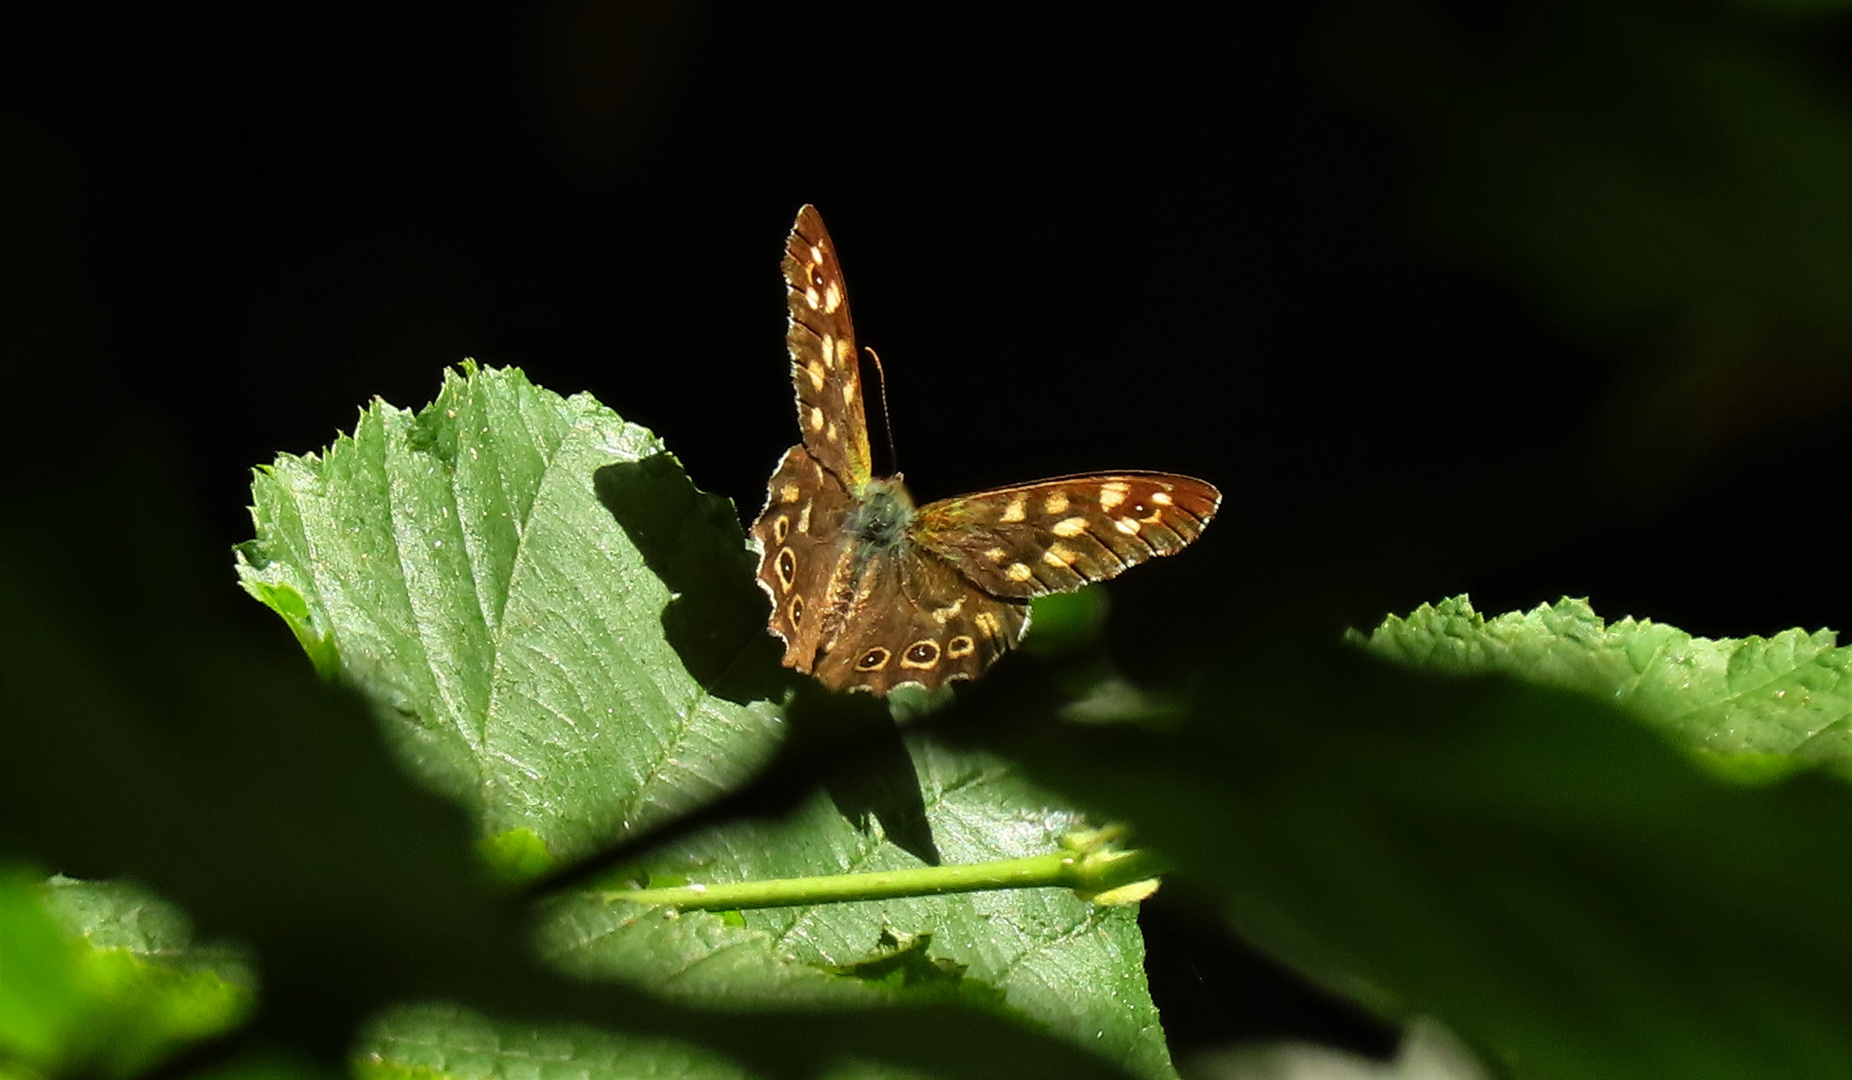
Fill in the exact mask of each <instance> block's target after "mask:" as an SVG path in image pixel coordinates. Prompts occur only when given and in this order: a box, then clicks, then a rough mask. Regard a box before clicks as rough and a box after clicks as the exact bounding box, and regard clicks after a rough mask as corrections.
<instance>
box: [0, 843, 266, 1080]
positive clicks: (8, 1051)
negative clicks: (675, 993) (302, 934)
mask: <svg viewBox="0 0 1852 1080" xmlns="http://www.w3.org/2000/svg"><path fill="white" fill-rule="evenodd" d="M252 991H253V987H252V978H251V974H250V971H249V969H248V968H247V966H246V965H245V964H244V962H243V960H242V959H241V958H240V957H239V956H238V955H237V954H235V953H232V952H230V951H228V950H225V949H211V948H201V947H198V946H195V945H194V944H193V943H192V935H191V931H190V929H189V927H188V926H187V922H186V919H185V917H184V916H183V915H182V914H181V913H180V912H179V911H178V910H177V909H176V908H174V907H172V906H171V905H169V904H166V903H164V902H162V901H161V900H160V899H159V898H157V897H155V896H153V895H151V894H149V893H148V892H147V891H146V890H143V889H138V888H135V887H133V886H129V885H125V884H121V883H102V882H83V881H74V880H72V879H70V878H65V877H54V878H52V879H51V880H50V881H49V882H43V883H28V882H26V881H25V880H23V878H22V875H20V874H19V873H17V872H12V873H8V874H5V875H0V1059H6V1058H14V1059H17V1060H19V1061H21V1062H23V1063H26V1064H29V1065H30V1066H31V1067H32V1069H33V1070H34V1071H37V1072H41V1073H46V1074H50V1073H58V1072H79V1071H88V1072H90V1073H92V1074H94V1075H99V1076H132V1075H134V1074H135V1073H137V1072H140V1071H142V1070H145V1069H147V1068H148V1067H149V1066H151V1065H153V1064H155V1063H156V1062H158V1061H159V1060H160V1059H161V1058H162V1057H164V1056H166V1055H167V1054H168V1053H170V1052H171V1051H173V1050H174V1049H176V1048H177V1047H179V1046H182V1045H184V1044H185V1043H187V1042H188V1041H191V1040H193V1039H197V1038H201V1037H203V1036H207V1035H213V1034H217V1033H220V1032H223V1031H228V1030H230V1029H232V1028H233V1027H236V1026H237V1025H238V1024H239V1023H240V1022H241V1021H242V1020H243V1019H244V1017H245V1016H246V1015H247V1014H248V1013H249V1012H250V1010H251V1007H252V1005H253V1004H254V994H253V992H252Z"/></svg>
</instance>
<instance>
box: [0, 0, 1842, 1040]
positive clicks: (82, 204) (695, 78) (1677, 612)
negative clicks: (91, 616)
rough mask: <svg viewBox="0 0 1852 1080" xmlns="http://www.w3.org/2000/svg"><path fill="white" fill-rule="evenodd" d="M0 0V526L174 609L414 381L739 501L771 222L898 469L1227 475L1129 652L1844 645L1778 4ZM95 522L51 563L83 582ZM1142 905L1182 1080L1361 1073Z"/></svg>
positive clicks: (1288, 1003) (1811, 93) (923, 486)
mask: <svg viewBox="0 0 1852 1080" xmlns="http://www.w3.org/2000/svg"><path fill="white" fill-rule="evenodd" d="M9 18H11V17H10V16H9ZM34 18H35V19H37V20H39V21H37V22H34V23H32V24H30V25H27V24H25V23H17V22H15V23H8V24H6V25H4V26H0V80H4V88H5V98H4V100H3V101H0V226H3V227H4V230H5V232H4V235H0V246H3V247H4V254H3V255H0V267H3V268H4V274H5V277H4V280H0V285H3V286H4V292H3V293H0V296H3V297H4V299H3V301H0V302H3V303H4V305H5V306H4V309H0V310H3V311H4V323H5V325H4V328H3V329H0V342H3V343H4V348H5V355H6V376H5V378H6V385H7V386H8V387H9V402H10V405H11V408H10V409H9V410H8V412H9V423H8V431H7V440H8V445H9V447H10V449H9V450H8V454H9V462H8V465H9V473H10V474H11V476H12V481H11V488H12V490H13V495H14V498H13V499H11V500H10V501H11V502H12V504H13V505H15V506H21V505H27V500H25V495H26V494H29V493H30V492H33V491H43V490H55V489H65V490H82V489H83V485H85V484H86V483H92V482H94V480H95V478H96V477H98V476H103V475H108V476H111V477H118V478H119V477H122V476H125V475H126V476H128V477H130V478H131V479H129V480H128V481H126V482H127V483H129V484H132V485H136V486H140V487H143V488H144V489H145V491H146V492H152V493H154V494H155V498H156V501H158V502H159V504H160V505H161V506H163V507H165V508H166V510H164V511H163V512H171V514H172V518H173V520H174V521H175V522H178V523H179V524H180V525H181V526H182V528H183V530H184V533H183V535H184V536H186V537H187V538H188V539H186V540H185V541H183V542H182V543H181V544H180V545H179V546H180V548H181V549H182V550H180V551H179V552H177V553H176V554H177V555H178V557H180V558H182V559H184V560H190V561H191V562H193V563H194V564H195V566H196V568H198V569H199V571H200V573H201V574H202V576H203V577H204V578H205V579H206V580H209V581H210V582H211V583H212V586H213V588H215V589H216V590H217V593H216V594H214V595H213V596H211V597H207V598H205V599H202V600H201V601H200V602H201V603H202V604H206V605H208V606H214V605H216V606H218V607H222V608H223V614H222V617H223V618H225V619H229V620H239V621H241V622H242V624H243V625H244V626H245V627H247V628H248V631H249V632H250V633H251V634H253V635H262V636H266V637H268V638H270V639H273V640H274V641H275V644H276V648H277V649H279V650H289V649H293V648H294V647H295V646H294V643H293V641H291V640H290V638H289V636H288V634H287V632H286V631H285V630H284V628H283V626H282V625H281V623H280V622H278V621H277V620H275V619H274V618H272V617H271V616H269V615H268V613H266V612H263V611H262V610H261V609H259V608H258V606H257V605H255V604H251V603H249V602H247V601H244V600H243V599H242V598H240V597H239V596H238V595H237V593H236V589H235V586H234V583H233V576H232V572H231V559H230V555H229V551H228V549H229V547H230V546H231V545H232V544H233V543H235V542H237V541H238V540H241V539H244V538H246V537H248V536H249V535H250V523H249V519H248V517H247V516H246V513H245V510H244V507H245V505H246V503H247V501H248V475H249V474H248V470H249V469H250V468H251V467H252V466H253V465H256V464H259V463H261V462H265V461H268V460H269V459H270V458H271V457H272V456H273V455H274V454H275V453H277V452H279V451H288V452H295V453H301V452H307V451H310V450H313V449H316V448H318V447H320V446H321V445H323V444H325V443H327V442H328V441H329V440H330V439H331V438H332V437H333V435H334V433H335V432H336V431H337V430H339V429H342V428H346V427H351V425H352V423H353V420H354V418H355V415H356V410H357V408H358V407H359V406H360V405H361V404H363V403H364V402H365V401H367V400H368V399H370V398H371V397H372V396H374V395H379V396H381V397H384V398H385V399H386V400H388V401H391V402H393V403H394V404H397V405H401V406H408V407H415V406H418V405H421V404H423V403H424V402H426V401H428V400H429V399H430V398H431V397H432V396H433V395H434V393H435V392H436V389H437V386H438V383H439V378H440V372H441V369H442V368H443V366H444V365H447V364H452V363H455V362H457V361H459V360H460V359H462V358H463V357H466V356H472V357H475V358H477V359H478V360H481V361H483V362H485V363H491V364H519V365H521V366H522V367H524V368H525V369H526V371H527V372H528V374H529V375H530V376H531V377H532V378H533V379H534V380H535V381H537V382H539V383H540V384H542V385H544V386H547V387H549V388H551V389H554V390H557V391H560V392H563V393H572V392H577V391H581V390H584V391H590V392H591V393H593V394H595V395H596V396H597V397H598V398H599V399H600V400H602V401H604V402H605V403H606V404H608V405H610V406H612V407H613V408H614V409H616V410H617V411H618V412H619V413H621V414H622V415H623V416H624V417H626V418H627V419H630V420H633V421H636V422H639V423H642V424H645V425H647V426H649V427H651V428H652V429H654V430H655V431H656V432H657V433H659V434H660V435H661V436H662V437H663V438H664V439H666V440H667V441H668V443H669V445H670V447H671V448H672V449H673V450H674V451H675V452H676V453H677V454H678V455H679V456H680V457H681V459H682V460H683V462H684V463H685V464H686V465H687V467H688V469H689V471H690V473H691V474H692V476H693V477H694V479H695V481H696V482H697V483H698V484H700V485H702V486H703V487H706V488H708V489H709V490H713V491H718V492H721V493H724V494H726V495H729V496H731V497H732V498H733V499H734V500H735V501H736V502H737V503H738V504H739V505H740V506H741V508H742V510H743V511H745V512H748V513H750V512H752V511H754V510H756V509H757V508H758V506H759V504H760V502H761V500H762V498H763V485H764V481H765V478H766V476H767V475H768V474H769V472H770V470H771V467H772V465H773V464H774V463H775V462H776V460H777V458H778V456H779V454H780V453H781V452H782V451H783V449H784V448H785V447H786V446H787V445H789V444H790V443H791V442H793V441H794V439H795V427H794V417H793V415H792V409H791V405H790V400H791V399H790V391H789V384H788V381H787V379H788V376H787V373H786V366H785V362H784V357H783V349H782V337H783V326H784V304H783V297H782V285H781V282H780V280H779V276H778V270H777V267H778V259H779V254H780V245H781V242H782V239H783V237H784V234H785V231H786V230H787V229H788V227H789V225H790V220H791V217H792V214H793V213H794V211H795V210H796V208H797V207H798V205H799V204H801V203H803V202H814V203H816V204H817V205H818V207H819V208H820V209H821V210H822V211H823V213H824V215H825V217H826V220H827V221H828V222H829V224H830V227H831V229H832V232H833V233H834V235H835V238H836V240H837V242H838V243H839V245H840V247H841V250H842V251H843V259H844V264H845V267H846V271H847V274H848V278H849V283H850V286H851V291H852V296H853V301H854V310H855V313H856V321H857V327H858V331H859V334H860V337H861V339H862V342H863V343H864V344H870V345H873V346H875V347H876V348H878V349H880V350H881V353H882V356H883V358H884V359H885V361H886V365H887V371H888V390H889V397H890V402H891V409H892V419H893V428H894V436H895V440H896V442H897V445H898V450H899V455H900V460H899V464H900V465H901V466H902V467H903V468H904V469H905V471H906V473H907V476H908V479H909V483H910V484H911V485H912V487H913V489H914V491H915V493H916V495H918V496H920V497H921V498H923V499H931V498H936V497H942V496H947V495H953V494H958V493H961V492H965V491H970V490H974V489H977V488H980V487H984V486H989V485H995V484H1001V483H1008V482H1012V481H1018V480H1024V479H1029V478H1033V477H1037V476H1043V475H1051V474H1058V473H1064V472H1073V471H1079V470H1087V469H1107V468H1128V467H1130V468H1161V469H1170V470H1176V471H1182V472H1189V473H1193V474H1196V475H1200V476H1203V477H1205V478H1207V479H1210V480H1212V481H1214V482H1215V483H1217V484H1218V485H1219V486H1220V487H1221V488H1222V490H1223V492H1224V493H1225V501H1224V505H1223V509H1222V515H1221V518H1220V519H1219V520H1218V522H1217V524H1216V526H1215V528H1214V529H1212V530H1211V531H1210V532H1209V534H1208V535H1207V536H1206V537H1205V539H1204V540H1203V541H1202V543H1201V544H1200V545H1199V548H1198V549H1197V550H1194V551H1192V552H1191V553H1189V554H1188V555H1186V556H1184V557H1183V558H1181V559H1177V560H1168V561H1166V562H1165V563H1163V564H1161V565H1159V566H1156V567H1153V568H1151V569H1149V570H1141V571H1140V572H1139V573H1138V574H1135V575H1132V576H1131V577H1130V578H1128V579H1126V580H1125V581H1122V582H1119V583H1117V584H1115V585H1114V586H1113V590H1112V595H1113V600H1114V603H1115V605H1116V608H1115V615H1114V621H1113V624H1112V632H1113V637H1112V641H1113V643H1114V645H1115V647H1116V648H1117V649H1118V650H1119V651H1120V652H1121V653H1122V654H1123V655H1124V656H1126V658H1127V661H1128V663H1131V664H1132V665H1133V666H1135V667H1136V666H1139V665H1156V666H1161V665H1163V664H1164V663H1165V662H1166V654H1167V653H1171V654H1182V653H1185V652H1194V651H1195V650H1196V649H1197V648H1198V647H1200V646H1201V645H1202V644H1203V643H1204V642H1209V641H1213V642H1216V643H1218V644H1219V645H1222V646H1225V645H1226V644H1227V643H1229V642H1230V641H1231V640H1232V641H1233V642H1234V643H1236V644H1237V646H1240V645H1243V644H1246V643H1261V642H1265V641H1269V640H1273V639H1278V638H1281V637H1291V636H1295V635H1298V636H1306V637H1310V638H1319V639H1329V638H1332V637H1335V636H1336V635H1337V634H1338V633H1340V632H1341V631H1342V630H1343V629H1344V628H1345V627H1346V626H1356V627H1359V628H1368V627H1370V626H1373V625H1374V624H1375V623H1377V622H1378V621H1380V619H1381V618H1382V617H1383V615H1384V614H1386V613H1388V612H1405V611H1407V610H1408V609H1410V608H1412V607H1414V606H1415V605H1417V604H1419V603H1422V602H1424V601H1432V600H1438V599H1440V598H1442V597H1444V596H1447V595H1450V594H1454V593H1459V592H1464V591H1470V592H1471V593H1472V595H1473V599H1474V601H1475V604H1476V605H1477V606H1478V608H1479V609H1480V610H1481V611H1486V612H1499V611H1505V610H1510V609H1514V608H1519V607H1528V606H1530V605H1533V604H1536V603H1539V602H1542V601H1548V600H1553V599H1555V598H1557V597H1559V596H1562V595H1565V594H1567V595H1575V596H1588V597H1589V598H1590V599H1591V601H1592V602H1593V604H1594V606H1595V608H1596V610H1597V611H1599V612H1601V613H1602V614H1604V615H1606V616H1608V617H1610V618H1619V617H1621V616H1625V615H1633V616H1637V617H1642V618H1644V617H1651V618H1653V619H1656V620H1659V621H1663V622H1669V623H1673V624H1675V625H1678V626H1680V627H1682V628H1684V629H1686V630H1689V631H1691V632H1694V633H1698V634H1704V635H1709V636H1725V635H1742V634H1750V633H1761V634H1770V633H1774V632H1776V631H1779V630H1781V629H1784V628H1787V627H1790V626H1796V625H1798V626H1803V627H1807V628H1809V629H1812V628H1817V627H1820V626H1833V627H1835V628H1841V627H1844V626H1845V625H1846V624H1847V621H1848V620H1847V612H1848V587H1847V584H1846V581H1847V576H1846V575H1845V574H1844V572H1843V561H1844V560H1843V552H1844V550H1845V542H1844V534H1843V532H1841V531H1839V527H1838V526H1836V524H1834V523H1833V522H1832V520H1831V516H1830V515H1831V514H1832V513H1833V512H1834V511H1835V509H1836V508H1840V507H1843V505H1844V503H1845V501H1846V493H1847V490H1848V488H1847V474H1846V462H1847V460H1848V455H1847V451H1848V449H1849V448H1852V447H1849V445H1848V444H1849V443H1852V435H1849V432H1852V423H1849V421H1852V210H1849V204H1852V198H1849V194H1852V139H1849V138H1848V128H1847V116H1848V105H1847V103H1848V87H1847V83H1848V80H1847V75H1848V64H1847V61H1846V56H1847V49H1846V45H1847V41H1848V36H1847V35H1848V31H1847V26H1848V23H1847V21H1846V19H1845V18H1844V16H1843V15H1839V14H1837V13H1835V11H1833V10H1832V9H1831V6H1830V5H1818V9H1817V10H1816V9H1814V8H1810V7H1809V6H1807V5H1805V4H1789V5H1776V4H1768V5H1758V4H1752V3H1746V2H1745V3H1739V4H1715V5H1708V6H1706V5H1686V4H1674V3H1669V2H1668V3H1663V4H1660V3H1648V2H1639V0H1633V2H1617V3H1604V2H1594V0H1590V2H1586V3H1541V2H1540V3H1537V4H1533V5H1514V6H1510V7H1501V8H1497V9H1495V10H1492V11H1487V10H1484V9H1483V8H1482V7H1481V6H1479V5H1470V4H1454V3H1439V2H1431V3H1420V2H1409V3H1365V4H1348V3H1322V4H1308V5H1285V6H1283V7H1282V9H1281V10H1271V9H1255V10H1245V9H1244V10H1242V11H1241V12H1240V18H1239V19H1238V20H1230V21H1221V19H1222V16H1221V15H1220V14H1218V15H1217V16H1216V17H1215V19H1213V20H1210V19H1208V18H1207V17H1206V18H1205V21H1201V22H1191V21H1188V20H1187V19H1185V18H1182V17H1178V16H1173V15H1163V16H1155V15H1146V14H1144V13H1143V12H1142V11H1139V10H1137V9H1129V8H1121V9H1115V10H1111V11H1109V12H1108V13H1106V14H1101V15H1091V14H1082V13H1078V12H1076V11H1072V10H1055V9H1048V10H1045V11H1039V12H1036V13H1033V14H1030V13H1023V14H1014V13H1000V12H997V11H993V10H989V9H987V8H976V7H974V8H969V9H961V8H956V7H951V6H943V5H941V6H935V7H933V8H931V9H923V8H922V9H907V10H905V11H896V10H892V9H889V8H886V7H882V8H879V9H877V8H876V7H875V6H873V5H857V6H849V7H841V8H838V7H832V6H829V5H741V6H738V7H727V6H721V5H701V4H694V3H674V2H660V3H640V4H620V3H600V2H576V3H551V4H540V5H524V4H522V5H488V4H476V5H467V4H454V5H445V6H443V7H442V8H441V9H439V8H431V9H424V8H421V7H418V6H416V5H394V4H374V5H341V4H323V5H310V6H298V7H288V6H280V5H279V6H267V7H261V8H259V9H257V10H252V9H251V6H249V5H231V4H224V5H200V4H191V5H189V4H169V5H159V6H147V7H143V6H123V7H112V6H109V5H85V4H71V5H60V6H59V7H58V8H57V10H56V12H55V13H50V14H48V13H47V12H44V11H40V12H37V13H35V15H34ZM47 19H49V20H52V21H45V20H47ZM877 442H879V438H878V436H877ZM123 482H124V481H122V480H120V479H112V480H111V481H110V483H117V484H119V483H123ZM145 525H146V523H145V522H142V521H138V520H136V519H134V518H133V517H132V516H125V519H124V520H122V521H121V522H120V532H119V533H115V534H113V535H110V534H103V535H99V534H97V533H96V532H95V531H84V532H83V533H81V534H80V535H73V536H71V537H70V543H71V544H72V545H73V546H75V547H78V548H83V549H88V550H89V554H90V555H91V556H92V557H93V558H94V561H95V565H97V566H98V567H107V566H109V565H110V560H111V559H113V558H115V557H118V556H120V555H121V554H122V553H123V552H125V551H128V550H131V549H133V548H135V547H136V545H137V544H138V543H139V542H140V537H141V535H142V533H143V530H144V527H145ZM150 615H151V617H152V615H153V613H150ZM1145 918H1146V923H1147V929H1148V934H1149V940H1150V945H1151V960H1150V969H1151V975H1152V984H1153V993H1154V995H1155V996H1156V997H1157V999H1158V1001H1159V1004H1160V1006H1161V1007H1162V1008H1163V1010H1164V1016H1165V1020H1166V1024H1167V1028H1168V1030H1169V1032H1170V1035H1171V1038H1172V1042H1173V1046H1174V1047H1175V1048H1176V1049H1177V1050H1178V1051H1185V1050H1187V1049H1189V1048H1191V1047H1195V1046H1202V1045H1207V1044H1213V1043H1217V1042H1221V1041H1224V1040H1226V1039H1229V1038H1232V1037H1247V1036H1269V1035H1282V1034H1287V1035H1310V1036H1314V1037H1318V1038H1322V1039H1326V1040H1328V1041H1335V1042H1340V1043H1346V1044H1348V1045H1353V1046H1359V1047H1364V1048H1369V1049H1375V1050H1382V1049H1384V1048H1386V1047H1387V1046H1388V1045H1389V1042H1388V1034H1387V1032H1386V1031H1385V1030H1384V1029H1381V1028H1378V1027H1376V1026H1374V1025H1372V1024H1371V1023H1369V1022H1367V1021H1364V1020H1362V1019H1361V1018H1360V1017H1358V1016H1357V1015H1356V1014H1354V1013H1352V1012H1350V1011H1349V1010H1348V1009H1346V1008H1345V1007H1343V1006H1340V1005H1337V1004H1335V1003H1333V1002H1330V1001H1327V1000H1325V999H1324V998H1322V997H1321V996H1319V995H1318V994H1316V993H1315V992H1314V991H1311V990H1310V989H1309V988H1305V987H1303V986H1302V985H1300V984H1298V983H1297V982H1296V981H1294V980H1293V979H1292V978H1291V977H1290V976H1288V975H1285V974H1283V973H1281V972H1280V971H1279V970H1277V969H1276V968H1274V967H1273V966H1272V965H1271V963H1270V962H1268V961H1265V960H1263V959H1261V958H1259V957H1257V956H1255V955H1251V954H1249V953H1247V952H1246V951H1244V950H1243V949H1242V948H1241V947H1240V946H1239V945H1236V944H1231V943H1228V942H1226V941H1224V940H1222V939H1221V938H1220V937H1219V936H1218V935H1216V934H1214V933H1211V932H1209V931H1207V930H1206V926H1207V924H1206V923H1202V922H1200V921H1198V920H1197V917H1196V916H1195V915H1194V914H1192V913H1191V911H1190V910H1189V909H1188V907H1187V905H1186V904H1183V903H1181V902H1178V901H1175V900H1163V901H1160V902H1158V903H1154V904H1153V905H1151V906H1150V907H1149V909H1148V910H1147V912H1146V916H1145Z"/></svg>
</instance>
